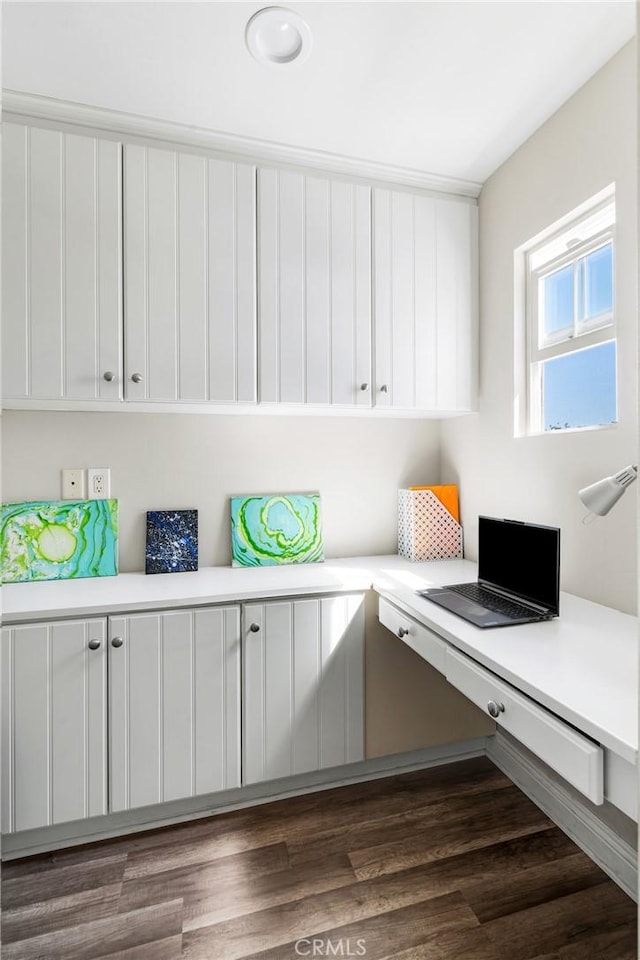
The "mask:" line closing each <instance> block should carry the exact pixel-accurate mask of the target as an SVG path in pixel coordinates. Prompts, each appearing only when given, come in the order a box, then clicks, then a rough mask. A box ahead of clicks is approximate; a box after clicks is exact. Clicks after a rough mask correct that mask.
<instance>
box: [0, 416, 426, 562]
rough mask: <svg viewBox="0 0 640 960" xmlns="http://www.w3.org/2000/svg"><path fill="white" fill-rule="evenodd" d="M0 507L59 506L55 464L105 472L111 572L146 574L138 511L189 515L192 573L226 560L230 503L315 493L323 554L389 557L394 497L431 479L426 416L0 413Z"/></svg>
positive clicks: (393, 543)
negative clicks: (114, 503) (115, 507)
mask: <svg viewBox="0 0 640 960" xmlns="http://www.w3.org/2000/svg"><path fill="white" fill-rule="evenodd" d="M2 426H3V430H2V434H3V436H2V473H3V476H2V494H3V498H4V500H5V502H11V501H15V500H32V499H40V498H45V499H53V500H56V499H59V497H60V470H61V469H62V468H63V467H93V466H95V467H109V468H110V469H111V494H112V496H114V497H117V498H118V499H119V501H120V569H121V571H122V572H127V571H132V570H143V569H144V543H145V512H146V511H147V510H154V509H155V510H163V509H168V510H171V509H180V508H182V509H186V508H197V509H198V511H199V515H198V521H199V548H200V549H199V559H200V565H201V566H210V565H218V564H228V563H230V562H231V543H230V520H229V497H230V496H231V495H233V494H243V493H278V492H279V493H284V492H290V493H293V492H296V491H297V492H304V491H307V490H319V491H320V494H321V496H322V504H323V516H324V538H325V554H326V556H327V557H336V556H364V555H375V554H388V553H395V552H396V551H397V489H398V487H399V486H407V485H409V484H421V483H437V482H438V480H439V477H440V457H439V425H438V423H437V422H433V421H424V420H392V419H389V420H377V421H370V420H364V419H356V418H353V417H351V418H345V419H342V418H325V417H307V418H305V417H285V416H273V417H264V416H251V415H238V416H221V415H206V414H205V415H188V414H151V413H140V414H137V413H36V412H23V411H5V412H4V413H3V415H2Z"/></svg>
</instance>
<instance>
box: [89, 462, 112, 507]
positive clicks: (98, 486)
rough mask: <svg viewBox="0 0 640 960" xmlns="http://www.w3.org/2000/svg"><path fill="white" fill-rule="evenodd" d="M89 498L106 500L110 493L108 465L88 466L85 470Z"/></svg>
mask: <svg viewBox="0 0 640 960" xmlns="http://www.w3.org/2000/svg"><path fill="white" fill-rule="evenodd" d="M87 482H88V487H89V500H106V499H107V498H108V497H109V496H110V493H111V471H110V470H109V468H108V467H89V469H88V470H87Z"/></svg>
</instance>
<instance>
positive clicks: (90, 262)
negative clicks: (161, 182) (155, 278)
mask: <svg viewBox="0 0 640 960" xmlns="http://www.w3.org/2000/svg"><path fill="white" fill-rule="evenodd" d="M120 157H121V148H120V144H119V143H117V142H116V141H113V140H102V139H99V138H97V137H91V136H78V135H76V134H71V133H63V132H60V131H57V130H53V129H45V128H40V127H35V126H26V125H25V124H21V123H12V122H11V123H9V122H7V121H4V122H3V124H2V207H3V210H2V390H3V396H4V397H6V398H13V399H27V398H32V399H33V400H35V401H37V402H36V403H35V404H34V406H37V405H38V403H39V405H42V403H43V402H46V401H55V400H58V401H59V400H82V401H95V400H118V399H119V398H120V397H121V395H122V394H121V389H122V360H121V358H122V294H121V291H122V276H121V270H122V249H121V237H122V225H121V162H120ZM105 374H106V377H105ZM45 405H46V404H45Z"/></svg>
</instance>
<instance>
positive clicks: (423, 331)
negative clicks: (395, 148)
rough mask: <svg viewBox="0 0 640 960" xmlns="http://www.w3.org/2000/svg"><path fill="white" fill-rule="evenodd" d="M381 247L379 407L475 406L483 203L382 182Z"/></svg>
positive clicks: (377, 224)
mask: <svg viewBox="0 0 640 960" xmlns="http://www.w3.org/2000/svg"><path fill="white" fill-rule="evenodd" d="M373 249H374V255H373V259H374V290H375V320H374V329H375V347H376V377H375V405H376V407H380V408H384V407H389V406H390V407H395V408H401V409H420V410H431V411H438V410H441V411H443V412H446V411H456V410H461V411H462V410H471V409H473V407H474V404H475V392H476V369H475V365H476V336H477V329H476V326H477V208H476V207H475V205H474V204H471V203H465V202H463V201H458V200H447V199H435V198H432V197H426V196H422V195H417V194H410V193H404V192H400V191H391V190H382V189H376V190H375V191H374V247H373ZM384 388H386V389H384Z"/></svg>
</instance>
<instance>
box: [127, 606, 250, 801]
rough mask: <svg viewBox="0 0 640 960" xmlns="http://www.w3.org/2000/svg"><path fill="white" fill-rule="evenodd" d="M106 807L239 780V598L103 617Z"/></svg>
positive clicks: (176, 796) (209, 789)
mask: <svg viewBox="0 0 640 960" xmlns="http://www.w3.org/2000/svg"><path fill="white" fill-rule="evenodd" d="M109 708H110V711H109V745H110V758H109V769H110V809H111V810H112V811H117V810H129V809H132V808H134V807H142V806H147V805H149V804H156V803H162V802H165V801H167V800H177V799H180V798H184V797H193V796H196V795H199V794H205V793H212V792H215V791H218V790H225V789H228V788H231V787H238V786H240V608H239V607H233V606H232V607H217V608H207V609H202V610H180V611H170V612H167V613H149V614H146V613H145V614H135V615H131V616H128V617H113V618H110V620H109Z"/></svg>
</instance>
